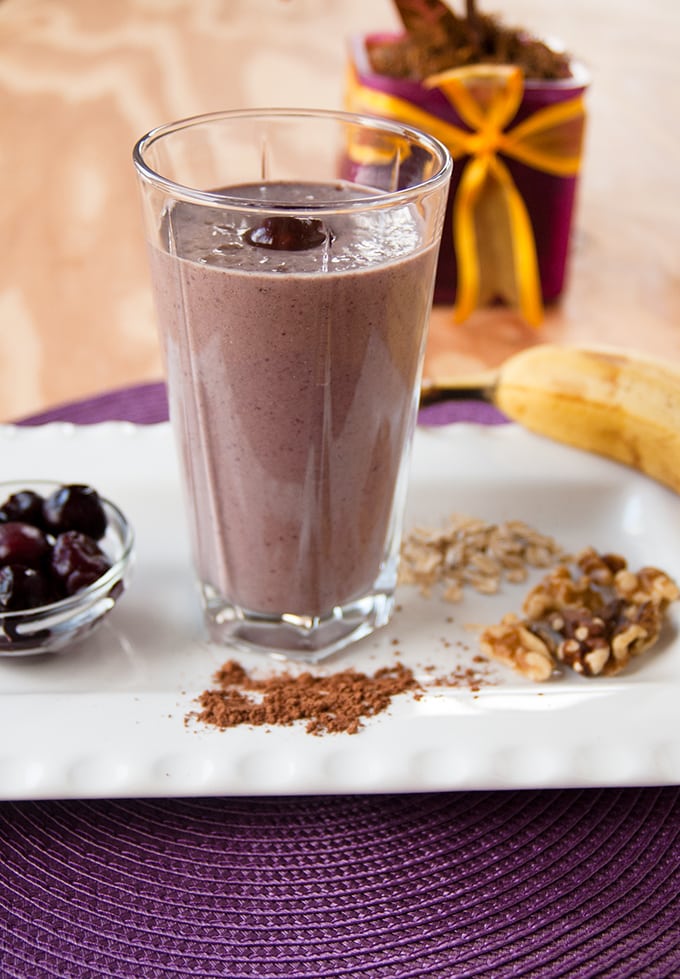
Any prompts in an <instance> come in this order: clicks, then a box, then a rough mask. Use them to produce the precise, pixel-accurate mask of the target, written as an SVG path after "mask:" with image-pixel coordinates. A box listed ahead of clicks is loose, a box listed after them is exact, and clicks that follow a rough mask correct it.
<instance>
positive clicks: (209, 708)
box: [190, 660, 422, 735]
mask: <svg viewBox="0 0 680 979" xmlns="http://www.w3.org/2000/svg"><path fill="white" fill-rule="evenodd" d="M213 679H214V681H215V684H216V685H215V687H213V688H211V689H209V690H205V691H204V692H203V693H202V694H201V695H200V696H199V697H198V704H199V706H200V710H199V711H197V712H195V713H194V714H193V715H190V716H192V717H194V718H195V719H196V720H198V721H200V722H202V723H204V724H210V725H212V726H214V727H218V728H220V729H222V730H224V729H226V728H232V727H237V726H238V725H240V724H247V725H251V726H254V727H263V726H265V727H266V726H282V725H283V726H287V725H291V724H294V723H295V722H296V721H306V722H307V723H306V731H307V733H309V734H315V735H322V734H339V733H345V734H356V733H357V732H358V731H359V729H360V728H361V727H362V726H363V724H362V722H363V719H364V718H367V717H373V716H375V715H376V714H380V713H382V712H383V711H385V710H387V708H388V707H389V706H390V704H391V703H392V698H393V697H395V696H397V695H398V694H402V693H409V692H410V693H413V694H415V695H416V696H417V695H419V694H421V693H422V689H421V687H420V685H419V684H418V682H417V681H416V679H415V677H414V675H413V672H412V670H410V669H408V668H407V667H405V666H403V665H402V664H401V663H397V664H395V665H394V666H390V667H383V668H382V669H379V670H377V671H376V672H375V673H374V674H373V675H371V676H369V675H367V674H365V673H360V672H358V671H357V670H354V669H346V670H341V671H339V672H337V673H331V674H328V675H325V676H324V675H316V674H313V673H311V672H309V671H307V672H304V673H300V674H297V675H296V674H292V673H289V672H282V673H272V674H269V675H267V676H262V677H257V676H255V675H253V674H250V673H248V672H247V671H246V670H245V669H244V668H243V666H241V664H240V663H237V662H236V661H234V660H228V661H227V662H226V663H225V664H224V665H223V666H222V667H221V668H220V669H219V670H218V671H217V673H216V674H215V676H214V678H213Z"/></svg>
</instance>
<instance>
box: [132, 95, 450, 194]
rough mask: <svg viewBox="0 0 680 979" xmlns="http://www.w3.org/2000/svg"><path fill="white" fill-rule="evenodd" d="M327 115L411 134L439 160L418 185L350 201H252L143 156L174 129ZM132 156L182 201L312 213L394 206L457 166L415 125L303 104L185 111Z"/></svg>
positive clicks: (149, 178)
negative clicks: (201, 185)
mask: <svg viewBox="0 0 680 979" xmlns="http://www.w3.org/2000/svg"><path fill="white" fill-rule="evenodd" d="M258 118H260V119H285V118H289V119H305V118H308V119H314V118H316V119H326V120H333V119H335V120H337V121H338V122H341V123H347V124H351V125H357V126H361V127H363V128H364V129H366V130H374V131H376V132H382V133H387V134H391V135H394V136H397V137H400V138H402V139H408V140H410V141H411V142H412V143H414V144H417V145H420V146H425V147H426V148H427V149H428V150H429V151H430V152H431V153H432V154H433V156H435V157H436V158H438V159H439V166H438V168H437V170H436V171H435V172H434V173H433V174H431V175H430V176H429V177H427V178H426V179H425V180H421V181H420V182H419V183H416V184H414V185H413V186H412V187H407V188H404V189H402V190H394V191H392V190H386V191H380V192H375V193H367V194H365V195H364V194H362V195H361V196H359V197H353V198H351V199H347V200H335V201H305V202H304V204H302V203H295V204H291V202H290V201H288V202H285V201H281V202H277V201H266V202H265V201H261V200H253V198H248V197H238V196H235V195H234V196H231V195H230V196H229V197H227V196H225V194H224V193H222V192H214V191H208V190H199V189H197V188H195V187H190V186H187V185H186V184H182V183H179V182H178V181H175V180H172V179H170V178H169V177H164V176H163V175H162V174H160V173H158V172H157V171H156V170H154V169H153V167H151V166H150V165H149V164H148V163H147V162H146V160H145V158H144V155H145V153H146V151H147V150H148V149H149V148H150V147H152V146H153V145H154V143H156V142H158V141H159V140H161V139H164V138H165V137H167V136H171V135H173V134H174V133H177V132H180V131H182V130H186V129H192V128H196V127H198V126H205V125H207V124H210V123H213V122H219V121H222V120H231V119H234V120H237V119H258ZM132 160H133V163H134V166H135V169H136V171H137V174H138V176H139V177H140V179H142V180H144V181H145V182H147V183H150V184H153V185H155V186H156V187H157V188H159V189H162V190H164V191H165V192H166V193H167V194H168V195H169V196H172V197H173V199H176V200H182V201H186V202H189V203H192V202H193V203H195V204H204V205H208V206H211V207H229V208H232V209H236V210H240V209H242V210H245V211H253V210H262V209H263V208H264V207H266V209H267V210H268V211H278V210H281V211H287V212H296V213H300V212H301V211H310V212H313V213H323V212H334V213H337V212H338V211H339V210H345V209H348V210H356V209H366V208H369V207H390V206H394V205H398V204H399V203H402V202H408V201H411V200H412V199H413V197H414V195H416V194H422V193H423V192H426V191H427V190H429V189H435V188H436V187H438V186H439V185H440V184H441V183H443V182H444V181H446V180H448V179H449V177H450V175H451V171H452V168H453V160H452V157H451V154H450V152H449V150H448V149H447V147H446V146H445V145H444V144H443V143H442V142H441V141H440V140H438V139H437V138H436V137H435V136H431V135H430V134H429V133H426V132H424V131H423V130H420V129H417V128H416V127H414V126H408V125H406V124H402V123H399V122H395V121H392V120H387V119H383V118H381V117H379V116H371V115H368V114H365V113H356V112H346V111H343V110H335V109H302V108H284V107H281V108H250V109H226V110H221V111H217V112H206V113H202V114H199V115H192V116H186V117H184V118H182V119H177V120H175V121H174V122H169V123H165V124H163V125H160V126H156V127H155V128H153V129H151V130H149V131H148V132H147V133H146V134H145V135H144V136H142V137H141V138H140V139H138V140H137V142H136V143H135V144H134V147H133V151H132Z"/></svg>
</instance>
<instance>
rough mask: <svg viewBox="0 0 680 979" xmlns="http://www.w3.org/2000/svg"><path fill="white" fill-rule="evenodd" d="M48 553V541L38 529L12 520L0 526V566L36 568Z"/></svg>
mask: <svg viewBox="0 0 680 979" xmlns="http://www.w3.org/2000/svg"><path fill="white" fill-rule="evenodd" d="M49 551H50V544H49V541H48V540H47V538H46V537H45V535H44V534H43V532H42V530H40V528H39V527H34V526H33V525H32V524H28V523H21V522H19V521H14V520H10V521H8V522H7V523H2V524H0V564H23V565H26V566H27V567H30V568H37V567H40V566H41V565H42V564H43V563H44V561H45V559H46V558H47V555H48V554H49Z"/></svg>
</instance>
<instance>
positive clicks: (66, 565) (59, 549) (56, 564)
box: [52, 530, 111, 595]
mask: <svg viewBox="0 0 680 979" xmlns="http://www.w3.org/2000/svg"><path fill="white" fill-rule="evenodd" d="M110 567H111V565H110V562H109V560H108V558H107V557H106V555H105V554H104V552H103V551H102V550H101V548H100V547H99V545H98V544H97V542H96V541H95V540H93V538H92V537H89V536H88V535H87V534H82V533H80V532H79V531H77V530H67V531H66V532H65V533H63V534H59V536H58V537H57V539H56V540H55V542H54V548H53V549H52V570H53V572H54V574H55V575H56V577H57V578H58V579H59V580H60V581H61V582H62V584H63V586H64V589H65V591H66V593H67V594H68V595H73V594H75V592H77V591H79V590H80V589H81V588H87V586H88V585H91V584H92V583H93V582H95V581H96V580H97V579H98V578H101V576H102V575H103V574H104V572H105V571H108V569H109V568H110Z"/></svg>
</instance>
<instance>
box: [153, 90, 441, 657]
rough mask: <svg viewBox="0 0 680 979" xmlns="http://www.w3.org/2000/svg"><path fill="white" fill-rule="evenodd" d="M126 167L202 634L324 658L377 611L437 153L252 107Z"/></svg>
mask: <svg viewBox="0 0 680 979" xmlns="http://www.w3.org/2000/svg"><path fill="white" fill-rule="evenodd" d="M134 163H135V167H136V171H137V175H138V180H139V185H140V187H141V192H142V200H143V207H144V215H145V224H146V231H147V237H148V244H149V256H150V265H151V279H152V284H153V291H154V296H155V300H156V306H157V312H158V320H159V326H160V336H161V340H162V344H163V350H164V356H165V365H166V374H167V383H168V393H169V401H170V418H171V423H172V426H173V431H174V433H175V435H176V439H177V445H178V452H179V459H180V466H181V470H182V472H183V479H184V490H185V498H186V504H187V512H188V515H189V523H190V532H191V539H192V546H193V558H194V564H195V568H196V573H197V577H198V580H199V584H200V590H201V596H202V602H203V608H204V612H205V618H206V622H207V627H208V632H209V635H210V637H211V638H212V639H213V640H215V641H217V642H221V643H227V644H231V645H236V646H240V647H247V648H250V649H253V648H254V649H259V650H267V651H269V652H274V653H279V654H284V655H288V656H291V657H295V658H300V659H305V660H317V659H320V658H322V657H323V656H325V655H327V654H329V653H331V652H334V651H336V650H338V649H340V648H342V647H343V646H345V645H347V644H348V643H350V642H352V641H354V640H357V639H359V638H361V637H362V636H365V635H367V634H368V633H370V632H372V631H373V629H375V628H377V627H379V626H381V625H384V624H385V623H386V622H387V621H388V619H389V616H390V612H391V610H392V606H393V601H394V589H395V584H396V579H397V569H398V559H399V547H400V537H401V524H402V519H403V508H404V502H405V494H406V483H407V471H408V465H409V456H410V445H411V440H412V435H413V430H414V426H415V420H416V411H417V406H418V394H419V384H420V375H421V368H422V360H423V354H424V347H425V341H426V336H427V325H428V320H429V314H430V309H431V303H432V290H433V285H434V273H435V267H436V260H437V253H438V249H439V241H440V237H441V229H442V225H443V218H444V210H445V205H446V199H447V190H448V185H449V181H450V175H451V159H450V156H449V154H448V152H447V150H446V149H445V147H444V146H443V145H442V144H441V143H439V142H438V141H437V140H435V139H433V138H432V137H430V136H428V135H426V134H424V133H421V132H418V131H416V130H413V129H409V128H408V127H404V126H401V125H399V124H394V123H390V122H387V121H380V120H377V119H371V118H368V117H360V116H355V115H351V114H347V113H341V112H325V111H319V110H302V109H300V110H287V109H271V110H261V109H256V110H252V111H249V110H246V111H233V112H224V113H218V114H211V115H206V116H199V117H194V118H191V119H185V120H182V121H179V122H175V123H172V124H170V125H167V126H163V127H161V128H158V129H155V130H153V131H152V132H150V133H148V134H147V135H146V136H144V137H143V138H142V139H141V140H140V141H139V142H138V143H137V145H136V146H135V148H134Z"/></svg>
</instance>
